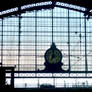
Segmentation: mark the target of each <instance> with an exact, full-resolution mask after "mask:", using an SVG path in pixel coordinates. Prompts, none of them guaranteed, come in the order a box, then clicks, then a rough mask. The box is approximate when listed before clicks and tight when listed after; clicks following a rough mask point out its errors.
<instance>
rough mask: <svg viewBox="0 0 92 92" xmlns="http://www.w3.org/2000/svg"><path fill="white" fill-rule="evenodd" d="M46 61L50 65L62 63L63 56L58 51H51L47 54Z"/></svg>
mask: <svg viewBox="0 0 92 92" xmlns="http://www.w3.org/2000/svg"><path fill="white" fill-rule="evenodd" d="M45 59H46V61H47V62H49V63H50V64H57V63H58V62H61V59H62V54H61V52H60V51H59V50H58V49H49V50H47V52H46V54H45Z"/></svg>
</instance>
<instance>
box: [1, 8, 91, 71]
mask: <svg viewBox="0 0 92 92" xmlns="http://www.w3.org/2000/svg"><path fill="white" fill-rule="evenodd" d="M52 13H53V17H52ZM52 18H53V41H54V42H55V44H56V46H57V48H58V49H59V50H60V51H61V52H62V54H63V58H62V62H63V63H64V65H63V66H62V68H63V69H64V70H67V69H70V71H92V62H91V61H92V47H91V46H92V40H91V38H92V26H91V24H92V18H90V19H89V20H87V19H86V17H85V16H84V14H83V13H81V12H77V11H73V10H69V9H65V8H57V7H55V8H54V9H53V11H52V9H47V10H45V9H43V10H39V11H36V10H34V11H28V12H26V13H22V14H20V15H18V16H12V17H6V18H3V19H0V62H2V64H3V66H15V65H16V69H15V70H16V71H36V70H38V69H39V70H43V69H44V68H45V66H44V62H45V59H44V54H45V52H46V50H47V49H48V48H50V45H51V43H52Z"/></svg>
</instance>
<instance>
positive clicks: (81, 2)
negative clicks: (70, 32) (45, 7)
mask: <svg viewBox="0 0 92 92" xmlns="http://www.w3.org/2000/svg"><path fill="white" fill-rule="evenodd" d="M45 1H57V2H64V3H68V4H72V5H77V6H81V7H84V8H86V10H87V13H88V12H89V11H90V10H91V9H92V5H91V1H92V0H2V1H1V2H0V11H4V10H7V9H11V8H15V7H21V6H23V5H27V4H34V3H39V2H45ZM85 12H86V11H85ZM91 15H92V14H91ZM7 16H8V15H7Z"/></svg>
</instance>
